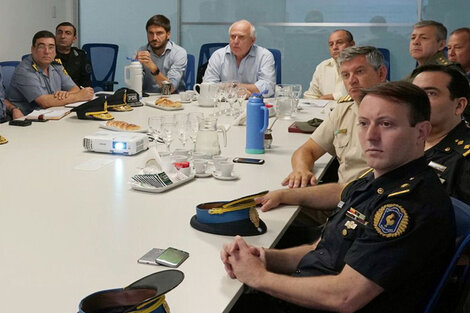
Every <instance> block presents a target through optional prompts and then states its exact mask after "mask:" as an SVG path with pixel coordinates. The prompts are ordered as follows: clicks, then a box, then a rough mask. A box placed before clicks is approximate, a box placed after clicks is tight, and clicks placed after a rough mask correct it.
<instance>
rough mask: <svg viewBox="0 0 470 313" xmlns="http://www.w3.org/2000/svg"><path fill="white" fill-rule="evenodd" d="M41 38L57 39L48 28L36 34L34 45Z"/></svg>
mask: <svg viewBox="0 0 470 313" xmlns="http://www.w3.org/2000/svg"><path fill="white" fill-rule="evenodd" d="M40 38H54V41H55V35H54V34H53V33H51V32H50V31H48V30H40V31H38V32H37V33H36V34H34V37H33V47H34V46H35V45H36V41H37V40H38V39H40Z"/></svg>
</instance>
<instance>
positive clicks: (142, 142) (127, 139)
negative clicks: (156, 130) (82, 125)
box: [83, 131, 149, 155]
mask: <svg viewBox="0 0 470 313" xmlns="http://www.w3.org/2000/svg"><path fill="white" fill-rule="evenodd" d="M83 147H84V148H85V149H86V150H88V151H94V152H103V153H114V154H124V155H133V154H137V153H139V152H141V151H144V150H147V149H148V147H149V139H148V137H147V135H146V134H143V133H130V132H114V131H99V132H97V133H95V134H93V135H89V136H86V137H85V138H83Z"/></svg>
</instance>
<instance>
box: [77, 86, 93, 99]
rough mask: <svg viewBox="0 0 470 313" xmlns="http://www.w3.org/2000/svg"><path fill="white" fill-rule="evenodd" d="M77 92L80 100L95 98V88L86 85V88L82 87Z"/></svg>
mask: <svg viewBox="0 0 470 313" xmlns="http://www.w3.org/2000/svg"><path fill="white" fill-rule="evenodd" d="M77 94H78V95H79V97H80V100H82V101H85V100H91V99H93V96H94V95H95V92H94V90H93V88H91V87H86V88H83V89H80V91H79V92H78V93H77Z"/></svg>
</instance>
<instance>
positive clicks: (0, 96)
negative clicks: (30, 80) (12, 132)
mask: <svg viewBox="0 0 470 313" xmlns="http://www.w3.org/2000/svg"><path fill="white" fill-rule="evenodd" d="M3 100H5V89H4V87H3V79H2V72H0V123H1V122H3V121H4V120H5V118H6V117H7V115H6V114H7V112H6V110H7V109H6V106H5V103H4V102H3Z"/></svg>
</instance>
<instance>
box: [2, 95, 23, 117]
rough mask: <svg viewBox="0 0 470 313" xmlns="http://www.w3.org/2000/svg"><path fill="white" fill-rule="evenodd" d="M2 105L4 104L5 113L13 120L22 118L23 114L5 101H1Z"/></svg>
mask: <svg viewBox="0 0 470 313" xmlns="http://www.w3.org/2000/svg"><path fill="white" fill-rule="evenodd" d="M3 103H4V104H5V108H6V110H7V112H8V113H9V114H10V115H11V117H12V118H13V119H14V120H15V119H17V118H20V117H23V116H24V114H23V112H22V111H21V110H20V109H19V108H18V107H17V106H16V105H14V104H12V103H11V102H10V101H8V100H7V99H3Z"/></svg>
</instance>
